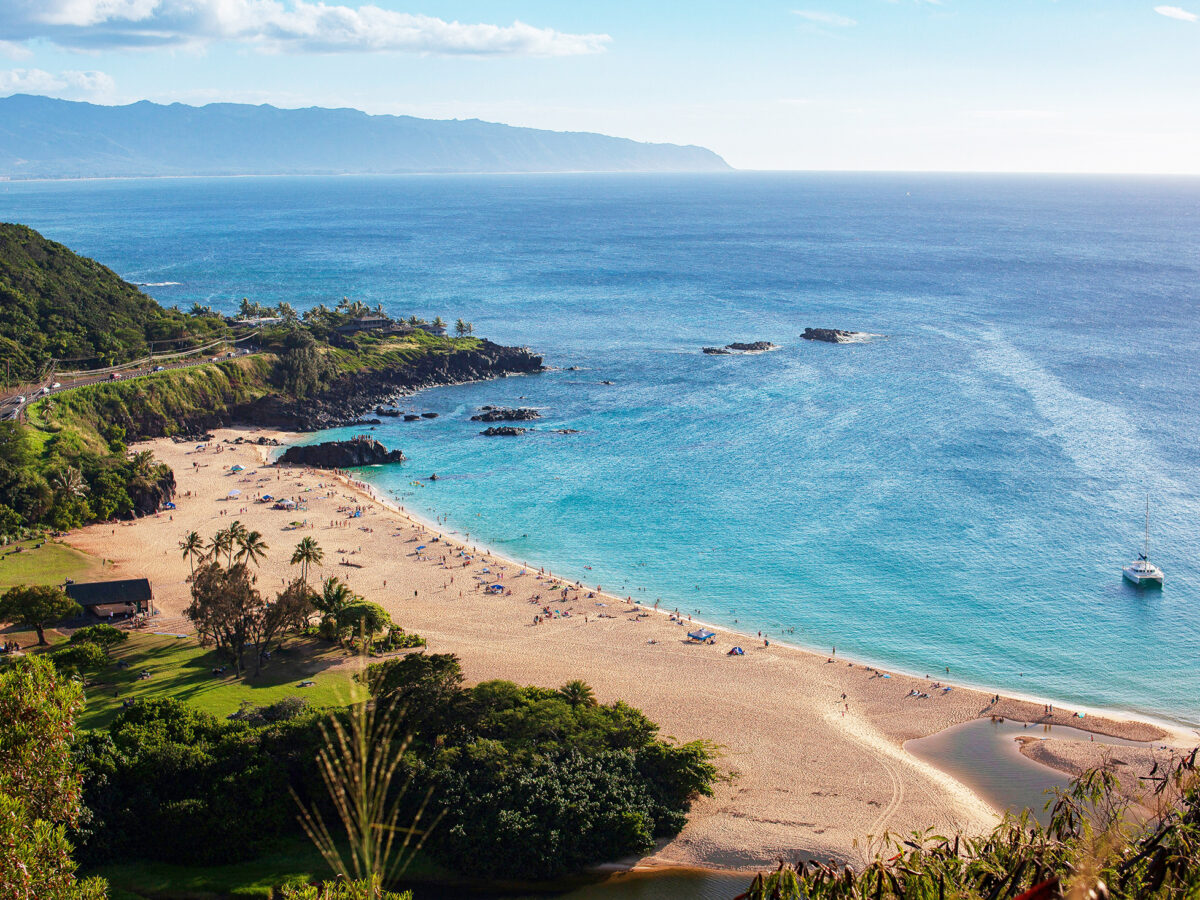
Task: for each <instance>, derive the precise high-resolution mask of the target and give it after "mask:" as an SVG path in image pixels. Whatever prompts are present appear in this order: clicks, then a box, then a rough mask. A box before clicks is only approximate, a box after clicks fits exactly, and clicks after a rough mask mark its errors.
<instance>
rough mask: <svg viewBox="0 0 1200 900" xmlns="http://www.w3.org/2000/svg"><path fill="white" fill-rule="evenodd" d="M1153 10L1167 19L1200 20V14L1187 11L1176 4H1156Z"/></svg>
mask: <svg viewBox="0 0 1200 900" xmlns="http://www.w3.org/2000/svg"><path fill="white" fill-rule="evenodd" d="M1154 11H1155V12H1156V13H1158V14H1159V15H1160V16H1166V17H1167V18H1168V19H1179V21H1181V22H1200V15H1197V14H1196V13H1194V12H1188V11H1187V10H1186V9H1183V8H1181V7H1178V6H1156V7H1154Z"/></svg>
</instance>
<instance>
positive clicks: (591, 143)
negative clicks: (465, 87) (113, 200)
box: [0, 94, 729, 178]
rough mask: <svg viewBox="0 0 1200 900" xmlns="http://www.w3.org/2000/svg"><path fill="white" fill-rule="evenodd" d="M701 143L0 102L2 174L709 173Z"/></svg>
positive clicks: (284, 114) (252, 110) (330, 113)
mask: <svg viewBox="0 0 1200 900" xmlns="http://www.w3.org/2000/svg"><path fill="white" fill-rule="evenodd" d="M726 169H729V165H728V164H727V163H726V162H725V161H724V160H723V159H721V157H719V156H717V154H715V153H713V152H712V151H711V150H706V149H704V148H703V147H693V146H686V147H685V146H679V145H676V144H645V143H639V142H637V141H631V140H626V139H624V138H615V137H608V136H606V135H602V134H589V133H585V132H559V131H541V130H538V129H535V128H514V127H512V126H509V125H497V124H494V123H491V122H481V121H479V120H478V119H468V120H458V119H455V120H445V121H443V120H436V119H417V118H413V117H412V116H371V115H367V114H366V113H364V112H360V111H359V110H355V109H321V108H317V107H311V108H308V109H278V108H276V107H274V106H249V105H245V104H238V103H213V104H209V105H208V106H200V107H196V106H185V105H183V104H181V103H172V104H171V105H169V106H163V105H160V104H157V103H150V102H149V101H145V100H144V101H142V102H140V103H132V104H130V105H128V106H97V105H95V104H92V103H76V102H72V101H68V100H55V99H52V98H49V97H34V96H30V95H28V94H15V95H13V96H11V97H6V98H3V99H0V177H8V178H102V177H112V176H134V175H334V174H348V173H353V174H398V173H404V172H444V173H449V172H712V171H721V170H726Z"/></svg>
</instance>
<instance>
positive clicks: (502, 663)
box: [69, 428, 1177, 872]
mask: <svg viewBox="0 0 1200 900" xmlns="http://www.w3.org/2000/svg"><path fill="white" fill-rule="evenodd" d="M213 434H214V445H213V446H214V449H215V446H220V447H221V448H222V452H221V453H219V454H218V453H216V452H211V451H209V452H203V453H197V452H196V451H194V450H193V449H192V447H193V446H194V445H192V444H174V443H173V442H171V441H170V440H169V439H161V440H158V441H155V442H152V443H150V444H144V445H142V446H148V447H150V448H151V449H153V450H154V452H155V455H156V456H157V457H158V458H159V459H161V460H163V461H164V462H167V463H168V464H169V465H171V466H172V468H173V469H174V471H175V472H176V479H177V481H178V483H179V494H178V496H177V497H176V501H175V502H176V504H177V509H175V510H173V511H172V513H171V514H170V515H169V516H168V515H167V514H165V513H163V514H159V515H157V516H153V517H149V518H146V519H141V520H136V521H134V522H132V523H128V524H123V525H122V526H121V527H120V539H119V540H114V539H113V535H114V534H116V533H117V529H116V528H112V527H111V526H103V525H102V526H90V527H89V528H86V529H83V530H81V531H79V532H75V533H73V534H72V535H71V537H70V538H69V541H70V542H71V543H72V544H74V545H76V546H78V547H79V548H80V549H83V550H92V551H93V552H95V553H97V554H98V555H103V556H107V557H109V558H115V560H116V562H117V567H116V568H117V572H119V573H120V574H119V575H117V574H116V573H114V576H115V577H131V576H132V575H134V574H143V575H148V576H150V577H151V579H152V582H153V584H154V591H155V603H156V606H157V607H158V608H159V609H160V611H161V612H162V613H163V615H164V618H169V617H171V616H178V615H179V614H180V612H181V611H182V608H183V607H185V606H186V605H187V599H188V598H187V587H186V583H185V580H184V579H185V578H186V575H187V566H186V563H185V562H184V561H183V559H182V558H181V557H180V555H179V552H178V549H177V543H178V540H179V538H180V537H181V536H182V534H184V533H186V532H187V531H189V530H193V529H195V530H197V531H200V532H201V533H202V534H207V533H209V532H211V531H212V530H213V529H215V528H219V527H222V525H223V524H228V522H229V521H231V520H232V519H233V518H239V519H242V520H243V521H244V522H245V524H246V525H247V527H250V528H256V529H259V530H261V531H262V533H263V534H264V537H265V538H266V539H267V541H268V543H269V544H270V545H271V550H270V552H269V553H268V558H267V560H266V561H265V562H264V563H263V565H262V567H261V569H259V571H258V574H259V579H260V585H261V586H262V589H263V590H264V592H266V591H268V590H274V589H278V588H277V586H278V585H279V584H281V583H283V582H284V581H286V579H287V577H288V576H289V574H290V575H292V576H294V570H290V569H289V568H288V566H287V565H286V558H287V556H288V553H287V552H286V551H287V549H288V548H290V546H291V544H293V543H294V542H295V541H296V540H298V539H299V537H300V536H299V535H281V534H280V533H279V532H280V531H281V530H283V531H291V530H293V529H292V528H291V527H290V526H289V525H288V524H287V520H289V519H292V520H299V519H304V520H306V522H307V524H306V526H305V527H304V529H303V530H305V531H306V533H307V534H308V535H311V536H313V537H315V538H316V539H317V540H318V541H319V542H320V543H321V545H322V547H323V549H325V551H326V560H325V565H324V567H323V570H322V572H321V575H322V577H323V576H325V575H330V574H336V575H337V576H338V577H340V578H342V580H344V581H347V582H348V583H349V584H350V585H351V587H352V589H353V590H355V591H356V592H357V593H361V594H363V595H364V596H366V597H367V598H368V599H371V600H375V601H377V602H379V603H381V605H383V606H384V608H385V609H388V611H389V612H390V613H391V614H392V615H393V618H394V619H395V620H396V621H397V622H398V623H399V624H401V625H403V626H404V627H405V628H406V629H408V630H411V631H417V632H419V633H420V634H422V635H423V636H425V637H426V639H427V640H428V641H429V651H430V652H435V653H436V652H452V653H455V654H456V655H457V656H458V657H459V659H460V660H461V662H462V665H463V670H464V674H465V675H466V678H467V680H468V682H472V683H473V682H477V681H483V680H488V679H494V678H504V679H509V680H513V681H517V682H519V683H524V684H539V685H542V686H546V687H557V686H559V685H561V684H563V683H564V682H566V681H568V680H571V679H573V678H582V679H583V680H585V681H587V682H588V683H589V684H590V685H592V687H593V689H594V690H595V692H596V694H597V697H598V699H599V700H600V701H601V702H606V703H607V702H613V701H615V700H624V701H626V702H628V703H630V704H631V705H633V706H635V707H637V708H639V709H641V710H643V712H645V713H646V715H647V716H649V717H650V718H651V719H652V720H653V721H655V722H657V723H659V725H660V726H661V733H662V734H663V735H664V736H672V737H674V738H675V739H677V740H680V741H689V740H697V739H703V740H709V741H712V742H714V743H716V744H717V745H719V749H720V756H719V758H718V760H717V762H718V765H719V767H720V768H721V769H722V771H723V773H724V774H725V775H726V776H727V779H726V780H724V781H722V782H721V783H719V784H718V785H717V786H716V788H715V795H714V797H712V798H701V799H699V800H698V801H697V802H696V803H695V804H694V805H693V811H692V813H691V815H690V816H689V821H688V824H687V826H686V827H685V828H684V830H683V831H682V832H681V833H680V834H679V835H678V836H676V837H675V838H673V839H672V840H670V841H668V842H666V844H665V845H664V846H661V847H660V848H659V849H658V850H657V851H656V852H655V853H653V854H651V855H650V856H649V857H646V858H644V859H642V860H639V861H638V862H637V863H636V864H635V868H637V869H646V868H659V867H663V866H672V867H684V868H702V869H706V870H712V871H718V872H747V871H758V870H761V869H762V868H763V867H764V866H772V865H773V864H774V861H775V860H777V859H779V858H780V857H783V858H788V859H796V858H804V859H822V860H825V859H830V858H833V859H837V860H840V861H842V862H847V863H851V864H861V863H862V862H865V861H866V859H867V856H868V854H869V852H870V850H871V848H870V846H868V845H869V844H870V841H869V840H867V836H868V835H875V836H876V838H878V836H879V835H880V834H882V833H883V832H885V831H890V832H891V833H904V832H908V831H912V830H917V829H924V828H927V827H933V828H937V829H939V830H940V829H949V830H950V831H955V832H958V831H961V832H964V833H968V834H972V833H981V832H982V831H985V830H988V829H990V828H991V827H992V826H993V825H994V824H995V823H996V822H997V821H998V820H999V816H998V815H997V812H996V810H995V809H993V808H992V807H990V806H989V805H988V804H987V803H986V802H984V801H983V800H982V799H980V798H979V797H978V796H977V795H975V794H973V793H972V792H971V791H970V790H969V789H968V788H967V787H965V786H964V785H962V784H960V783H959V782H957V781H956V780H954V779H953V778H952V777H950V776H949V775H947V774H945V773H944V772H941V771H940V770H938V769H935V768H934V767H932V766H929V765H928V764H924V763H921V762H920V761H919V760H917V759H916V758H915V757H912V756H911V755H910V754H908V753H907V752H906V751H905V750H904V749H903V744H904V742H905V741H906V740H909V739H911V738H914V737H921V736H926V735H929V734H933V733H936V732H938V731H941V730H943V729H945V728H947V727H950V726H952V725H955V724H959V723H961V722H965V721H969V720H972V719H975V718H979V717H980V716H983V717H986V716H988V715H989V714H992V713H995V714H997V715H1003V716H1005V717H1006V718H1012V719H1018V720H1025V721H1031V722H1039V723H1040V722H1042V721H1045V720H1046V718H1045V717H1043V716H1038V715H1036V713H1037V712H1038V709H1039V708H1038V707H1037V706H1036V705H1035V704H1032V703H1028V702H1026V701H1022V700H1019V699H1015V698H1005V699H1003V700H1002V701H1001V703H1000V704H998V705H993V704H992V703H991V700H992V696H993V694H994V693H995V692H989V693H987V694H986V695H985V694H984V693H983V692H980V691H977V690H973V689H970V688H968V687H962V686H958V685H953V684H951V683H950V682H948V681H945V682H943V681H941V680H938V681H936V682H934V684H933V685H931V684H930V683H929V680H928V679H922V678H918V677H913V676H909V675H905V674H903V673H900V672H897V671H895V670H892V669H884V668H880V667H878V666H875V665H872V664H864V663H861V662H857V661H854V660H849V659H847V658H845V657H841V656H839V657H837V660H836V662H834V661H833V659H832V657H826V656H825V654H822V653H819V652H818V653H814V652H812V651H810V650H807V649H803V648H800V647H795V646H793V645H786V644H780V643H777V642H776V641H774V640H772V641H771V643H770V646H769V647H766V646H763V645H762V641H758V640H757V639H755V638H753V637H751V636H748V635H744V633H742V632H737V631H734V630H732V629H728V628H725V627H718V626H714V625H709V624H706V623H702V622H701V621H700V620H698V619H695V618H693V619H692V621H691V623H690V625H691V626H692V627H691V628H681V626H680V625H679V624H676V622H673V621H671V615H672V613H671V611H670V610H668V609H659V610H657V612H660V613H662V615H659V616H651V615H649V613H650V612H652V611H654V610H653V609H652V606H650V605H647V604H644V603H643V604H637V603H633V602H629V601H627V600H626V598H621V597H616V596H614V595H612V594H609V593H605V594H599V593H598V592H595V591H594V589H592V588H587V587H583V588H581V589H577V588H575V587H574V585H575V584H576V582H575V581H568V580H567V579H566V578H557V577H555V576H553V575H550V576H546V575H543V574H540V573H539V572H538V569H537V568H535V567H531V566H528V565H526V566H525V567H524V570H523V572H520V571H517V570H519V569H521V567H522V564H521V563H520V562H518V561H515V560H508V559H506V558H505V557H503V556H502V555H499V554H494V553H490V552H487V553H485V552H479V553H471V554H468V556H463V555H458V554H461V553H463V552H464V551H463V550H462V549H461V548H469V547H472V546H480V547H483V546H485V545H484V544H482V543H475V544H471V543H470V542H467V541H464V540H463V539H462V536H461V535H451V534H447V533H446V531H448V530H449V529H445V530H443V528H442V527H441V526H439V525H436V524H435V523H431V522H427V521H425V520H424V519H423V518H421V517H420V516H417V515H415V514H412V513H409V512H408V511H407V510H403V509H402V507H400V505H399V504H398V503H395V502H393V501H391V500H389V499H387V498H386V497H382V496H381V493H382V492H380V491H378V489H376V488H374V487H373V486H371V485H369V484H367V483H366V482H363V481H359V480H358V479H354V478H352V477H351V476H349V475H346V474H344V473H342V474H335V473H332V472H327V471H322V470H315V469H308V468H305V467H280V466H274V465H272V466H269V467H268V466H266V465H265V461H266V459H268V458H269V457H270V455H271V453H272V450H273V448H270V447H265V446H260V445H258V444H253V443H248V442H247V443H242V444H224V443H222V442H223V441H224V440H233V439H234V438H236V437H241V438H242V439H243V440H247V439H252V437H258V436H260V435H261V436H274V437H277V438H279V439H281V440H282V441H288V440H294V439H295V436H294V435H291V434H289V433H282V432H280V433H274V432H269V431H267V430H265V429H253V428H251V429H216V430H214V432H213ZM235 463H240V464H242V465H244V466H247V470H246V471H244V472H240V473H238V474H237V475H233V474H231V473H230V471H229V470H230V467H231V466H232V465H234V464H235ZM256 479H257V480H256ZM235 484H236V485H237V486H238V487H239V488H240V489H241V490H242V491H243V494H244V496H243V497H239V498H237V499H236V500H229V499H228V498H227V494H228V491H229V489H230V488H231V487H233V486H234V485H235ZM254 485H258V487H257V488H255V487H254ZM257 490H262V491H268V490H269V491H270V492H271V493H272V494H274V495H276V496H287V495H294V496H296V497H303V498H304V499H305V503H306V505H307V506H308V511H307V512H298V513H292V514H285V513H279V512H275V511H271V510H269V509H268V505H267V504H255V503H252V501H251V499H250V495H251V494H252V493H254V492H256V491H257ZM347 501H349V504H350V506H349V507H348V506H347V505H346V503H347ZM239 503H246V504H249V505H247V506H244V507H239V506H236V505H235V504H239ZM339 506H340V507H341V511H339V510H338V508H339ZM352 507H358V508H360V509H361V512H360V515H359V516H356V517H354V518H345V515H344V514H343V513H344V511H345V510H347V509H350V508H352ZM434 534H436V535H438V536H439V541H438V542H437V543H436V544H435V543H434V542H433V541H431V540H429V538H430V537H432V536H433V535H434ZM422 543H424V544H426V546H427V549H426V551H425V552H424V553H423V554H422V553H418V552H417V551H416V550H415V547H417V546H420V545H421V544H422ZM355 545H357V546H355ZM430 545H431V548H430ZM435 551H436V552H435ZM350 561H353V562H350ZM339 562H350V564H349V565H348V566H346V567H343V566H341V565H339ZM485 568H488V569H489V570H490V571H489V572H488V573H484V572H483V569H485ZM491 570H494V571H491ZM496 576H499V577H496ZM275 577H278V578H279V581H275V580H274V579H275ZM388 579H393V581H392V584H391V585H390V586H389V583H388ZM456 579H457V580H456ZM497 581H498V582H500V583H501V584H502V586H503V587H502V593H500V594H489V593H485V592H484V591H483V590H482V589H481V586H482V585H483V584H487V583H495V582H497ZM551 583H555V584H558V585H559V586H558V587H557V588H555V589H553V596H552V597H549V599H547V598H545V597H543V596H542V595H543V593H546V594H548V595H549V594H550V593H551V590H552V589H551V588H550V587H549V585H550V584H551ZM397 584H401V585H403V587H402V588H397V587H396V585H397ZM563 585H567V586H570V587H569V590H568V591H567V594H566V595H564V594H563V591H562V586H563ZM409 591H412V594H411V595H410V594H409ZM571 595H574V596H571ZM590 595H592V596H590ZM603 604H607V606H605V605H603ZM530 605H534V606H535V609H530ZM547 607H549V608H551V609H552V612H551V613H550V614H549V615H547V616H546V617H545V618H546V621H544V622H542V623H541V624H534V613H535V610H536V611H537V612H538V613H539V614H540V613H541V610H542V609H544V608H547ZM559 613H561V615H560V614H559ZM682 618H684V623H683V624H684V625H687V624H689V623H688V622H687V621H686V617H685V616H684V617H682ZM581 620H582V621H581ZM701 625H704V627H707V628H709V629H710V630H713V631H715V632H717V636H718V637H717V640H718V644H719V646H717V647H711V646H706V645H698V644H694V643H688V642H686V641H684V640H682V638H683V633H684V632H685V631H686V630H693V629H694V628H695V627H697V626H701ZM735 636H736V637H735ZM734 640H738V641H741V642H742V645H743V647H744V650H745V654H744V656H740V657H729V656H727V655H726V651H727V650H728V648H729V646H730V644H731V643H732V642H733V641H734ZM943 688H948V689H946V690H943ZM906 692H907V693H906ZM918 692H919V693H920V694H923V695H924V698H923V699H917V698H915V697H914V696H913V695H914V693H918ZM1056 713H1059V714H1060V715H1056V716H1055V717H1054V718H1053V720H1052V721H1053V723H1054V724H1061V725H1071V726H1073V727H1077V728H1083V729H1086V730H1089V731H1093V732H1096V733H1099V734H1105V733H1108V734H1115V735H1116V736H1127V737H1136V736H1143V737H1149V738H1150V739H1151V740H1155V741H1158V740H1162V739H1164V738H1168V737H1169V735H1170V732H1169V731H1166V730H1159V729H1158V728H1156V727H1155V726H1152V725H1150V724H1149V723H1147V722H1145V721H1144V720H1143V721H1138V720H1130V721H1124V720H1121V719H1116V718H1093V717H1092V716H1091V714H1090V713H1089V714H1088V716H1087V718H1085V719H1083V720H1080V719H1075V718H1073V717H1069V716H1068V715H1067V714H1065V713H1062V711H1059V710H1056ZM1176 739H1177V738H1176ZM1099 746H1103V744H1101V745H1099ZM1085 751H1087V748H1086V746H1085ZM943 833H945V832H943Z"/></svg>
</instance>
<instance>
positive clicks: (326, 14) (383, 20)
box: [0, 0, 611, 56]
mask: <svg viewBox="0 0 1200 900" xmlns="http://www.w3.org/2000/svg"><path fill="white" fill-rule="evenodd" d="M0 34H4V35H5V37H6V38H8V39H9V40H10V41H11V40H21V41H28V40H33V39H36V38H41V39H44V40H47V41H51V42H53V43H55V44H58V45H60V46H64V47H73V48H77V49H99V48H136V47H160V46H178V45H184V44H203V43H208V42H212V41H236V42H240V43H247V44H251V45H253V46H256V47H258V48H259V49H262V50H266V51H272V52H312V53H340V52H356V51H368V52H369V51H380V52H386V51H392V52H407V53H441V54H460V55H475V56H502V55H503V56H518V55H519V56H571V55H576V54H582V53H599V52H601V51H602V50H604V49H605V46H606V45H607V44H608V42H609V41H610V40H611V38H609V36H608V35H606V34H568V33H565V32H561V31H556V30H554V29H553V28H536V27H534V26H532V25H526V24H525V23H524V22H513V24H512V25H488V24H470V23H462V22H447V21H446V20H445V19H439V18H436V17H433V16H425V15H414V14H410V13H402V12H396V11H394V10H390V9H382V8H380V7H378V6H374V5H371V4H367V5H364V6H358V7H351V6H336V5H327V4H325V3H324V2H322V0H318V2H315V3H310V2H307V0H3V2H0Z"/></svg>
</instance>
